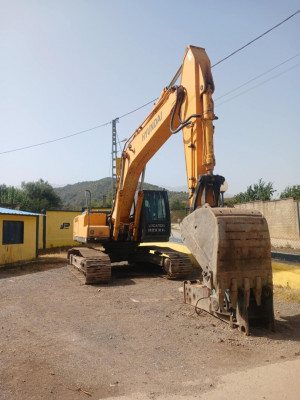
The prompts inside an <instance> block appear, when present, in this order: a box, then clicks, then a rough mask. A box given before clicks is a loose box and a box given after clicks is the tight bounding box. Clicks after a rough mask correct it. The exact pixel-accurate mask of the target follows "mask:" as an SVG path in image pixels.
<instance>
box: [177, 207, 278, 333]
mask: <svg viewBox="0 0 300 400" xmlns="http://www.w3.org/2000/svg"><path fill="white" fill-rule="evenodd" d="M180 228H181V236H182V239H183V242H184V244H185V245H186V246H187V247H188V248H189V250H190V251H191V253H192V254H193V255H194V257H195V258H196V260H197V261H198V263H199V264H200V267H201V269H202V279H201V281H200V280H199V281H186V282H185V286H184V295H185V302H186V303H187V304H191V305H193V306H195V307H196V308H197V309H203V310H205V311H207V312H209V313H211V314H213V315H215V316H217V317H218V318H221V319H223V320H225V321H227V322H229V323H230V325H231V326H232V327H234V326H235V327H238V328H239V329H240V330H241V331H242V332H244V333H245V334H246V335H248V334H249V325H250V326H254V325H264V326H266V327H267V328H269V329H271V330H274V312H273V285H272V269H271V244H270V236H269V230H268V225H267V222H266V220H265V218H264V217H263V216H262V214H261V213H260V212H258V211H246V210H237V209H233V208H211V207H210V206H209V205H205V206H203V207H201V208H198V209H196V210H195V211H194V212H192V213H191V214H190V215H189V216H187V217H186V218H185V219H184V220H183V221H182V223H181V226H180Z"/></svg>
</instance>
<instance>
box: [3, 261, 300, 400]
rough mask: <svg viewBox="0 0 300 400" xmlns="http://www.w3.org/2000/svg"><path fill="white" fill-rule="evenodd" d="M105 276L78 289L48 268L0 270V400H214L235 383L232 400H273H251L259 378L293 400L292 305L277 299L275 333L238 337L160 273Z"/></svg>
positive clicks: (68, 276)
mask: <svg viewBox="0 0 300 400" xmlns="http://www.w3.org/2000/svg"><path fill="white" fill-rule="evenodd" d="M112 275H113V276H112V281H111V283H110V284H109V285H95V286H85V285H82V284H81V282H80V281H79V280H78V279H77V278H76V277H75V276H74V275H73V274H72V273H71V272H70V270H69V268H68V267H67V266H66V264H65V262H64V261H59V260H56V259H53V262H51V263H50V264H49V261H47V262H46V263H45V261H44V262H43V263H37V264H34V265H29V266H27V267H22V268H15V269H9V270H5V271H0V278H1V279H0V300H1V302H0V341H1V349H0V373H1V375H0V399H1V400H12V399H14V400H17V399H21V400H23V399H26V400H27V399H64V400H71V399H72V400H73V399H75V400H76V399H85V398H92V399H106V398H115V399H117V398H118V399H119V398H120V399H123V398H124V399H125V398H126V399H150V400H154V399H159V400H162V399H170V400H171V399H188V398H189V399H196V398H201V399H212V398H213V399H221V398H224V395H225V393H229V392H226V390H227V389H226V390H225V389H222V384H223V383H224V381H225V382H226V380H227V382H228V385H227V388H229V389H230V388H232V387H234V386H237V387H238V386H239V382H241V380H242V377H243V376H245V377H246V383H245V385H244V386H241V387H240V388H239V390H240V394H239V396H238V397H239V398H241V397H242V396H243V397H244V398H245V399H248V398H249V399H250V398H251V399H252V398H259V399H262V398H265V399H269V398H270V399H271V398H272V399H275V398H277V397H276V393H278V392H276V393H275V396H274V394H273V395H272V397H268V396H263V397H251V395H250V394H251V392H252V389H251V385H255V384H254V379H256V378H259V377H261V379H263V382H264V383H263V384H262V385H265V386H266V388H265V390H267V392H268V393H269V394H270V396H271V390H268V388H269V387H270V386H271V385H272V386H273V385H275V384H276V383H277V385H280V386H281V387H282V388H283V389H284V392H285V394H286V395H287V397H278V398H289V399H290V400H293V399H294V398H297V397H298V396H295V393H297V390H298V389H299V392H298V394H299V397H298V398H300V385H299V386H298V380H297V378H293V375H292V373H293V372H295V371H298V372H297V373H298V375H299V371H300V369H299V365H300V342H299V340H300V304H299V303H288V302H283V301H280V300H277V299H275V318H276V332H275V333H271V332H267V331H265V330H263V329H258V328H256V329H254V330H253V331H252V335H251V336H249V337H246V336H242V335H241V334H240V333H239V332H238V331H237V330H231V329H230V328H229V326H228V325H226V324H225V323H223V322H221V321H219V320H218V319H216V318H213V317H212V316H210V315H208V314H205V313H203V314H200V315H197V314H196V313H195V311H194V309H193V308H192V307H190V306H188V305H185V304H184V303H183V294H182V292H181V291H180V288H181V287H182V282H179V281H172V280H167V279H164V278H163V277H162V276H161V272H160V271H159V270H153V269H150V268H149V267H148V266H144V267H143V268H139V269H138V268H136V267H128V266H126V267H125V266H123V267H120V266H119V267H115V268H114V269H113V274H112ZM279 368H280V371H279V370H278V369H279ZM296 368H298V369H297V370H296ZM273 370H274V371H275V370H276V371H277V373H279V375H280V376H278V378H277V375H276V373H275V372H272V371H273ZM251 371H252V372H251ZM278 371H279V372H278ZM267 372H268V373H267ZM251 373H252V375H251ZM284 373H285V374H286V378H283V377H284V376H285V375H284ZM295 373H296V372H295ZM245 374H246V375H245ZM247 374H248V375H247ZM268 377H269V378H268ZM288 377H290V379H292V381H293V382H294V383H293V382H292V384H291V385H289V387H286V388H285V387H284V385H285V379H288ZM268 379H269V380H268ZM222 382H223V383H222ZM220 385H221V386H220ZM249 385H250V386H249ZM293 385H297V387H296V388H295V387H293ZM256 386H257V385H256ZM253 387H254V386H253ZM229 389H228V390H229ZM269 389H271V388H269ZM230 390H231V389H230ZM218 392H219V397H218ZM247 393H248V395H247ZM210 394H211V395H210ZM123 396H124V397H123ZM214 396H215V397H214ZM234 398H237V397H234V396H231V399H234Z"/></svg>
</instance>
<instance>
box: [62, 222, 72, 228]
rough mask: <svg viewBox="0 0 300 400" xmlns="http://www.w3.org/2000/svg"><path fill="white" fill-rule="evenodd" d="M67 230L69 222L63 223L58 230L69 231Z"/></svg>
mask: <svg viewBox="0 0 300 400" xmlns="http://www.w3.org/2000/svg"><path fill="white" fill-rule="evenodd" d="M69 228H70V223H69V222H63V223H62V224H61V226H60V229H69Z"/></svg>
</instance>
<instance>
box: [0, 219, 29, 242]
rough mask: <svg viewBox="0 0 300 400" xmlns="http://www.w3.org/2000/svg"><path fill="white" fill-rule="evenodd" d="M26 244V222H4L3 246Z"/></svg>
mask: <svg viewBox="0 0 300 400" xmlns="http://www.w3.org/2000/svg"><path fill="white" fill-rule="evenodd" d="M20 243H24V221H3V238H2V244H20Z"/></svg>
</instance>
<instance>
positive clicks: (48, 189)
mask: <svg viewBox="0 0 300 400" xmlns="http://www.w3.org/2000/svg"><path fill="white" fill-rule="evenodd" d="M21 188H22V195H21V199H20V209H21V210H24V211H32V212H40V211H41V210H43V209H45V210H51V209H56V208H60V207H61V199H60V197H59V196H58V195H57V194H56V193H55V191H54V189H53V187H52V186H51V185H50V184H49V183H48V182H47V181H43V179H40V180H39V181H37V182H27V183H26V182H22V184H21Z"/></svg>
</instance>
